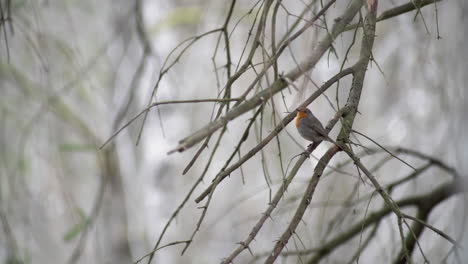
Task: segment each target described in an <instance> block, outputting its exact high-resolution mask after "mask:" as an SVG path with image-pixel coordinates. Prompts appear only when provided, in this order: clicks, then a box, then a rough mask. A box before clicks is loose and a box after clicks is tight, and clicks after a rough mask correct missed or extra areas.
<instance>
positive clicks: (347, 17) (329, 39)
mask: <svg viewBox="0 0 468 264" xmlns="http://www.w3.org/2000/svg"><path fill="white" fill-rule="evenodd" d="M361 6H362V1H361V0H354V1H352V2H351V3H350V4H349V6H348V8H347V9H346V11H345V12H344V13H343V15H342V16H341V17H339V18H337V19H335V25H334V26H333V29H332V31H331V32H330V34H327V35H325V36H324V37H323V38H322V39H321V41H319V43H318V45H317V47H316V48H315V49H314V51H313V52H312V54H311V55H310V56H309V57H308V58H307V59H306V60H305V61H304V62H303V63H301V65H300V66H299V67H296V68H295V69H293V70H291V71H290V72H289V73H287V74H286V75H284V76H283V78H280V79H278V80H276V81H275V82H273V84H272V85H271V86H270V87H269V88H267V89H265V90H263V91H261V92H259V93H257V94H256V95H254V96H253V97H252V98H251V99H249V100H247V101H245V102H243V103H241V104H239V105H237V106H236V107H234V108H233V109H232V110H230V111H229V112H227V113H226V115H225V116H224V117H221V118H220V119H217V120H215V121H212V122H211V123H209V124H207V125H206V126H205V127H203V128H201V129H200V130H198V131H197V132H195V133H193V134H192V135H190V136H188V137H186V138H184V139H182V140H181V141H180V142H179V146H177V147H176V148H175V149H173V150H171V151H170V152H169V154H170V153H173V152H176V151H179V152H182V151H184V150H186V149H188V148H190V147H192V146H193V145H195V144H197V143H198V142H200V141H201V140H203V139H204V138H206V137H208V136H209V135H211V134H213V133H214V132H215V131H216V130H218V129H219V128H221V127H222V126H224V125H226V124H227V123H228V122H229V121H231V120H233V119H235V118H237V117H239V116H240V115H242V114H244V113H245V112H247V111H249V110H251V109H253V108H255V107H257V106H258V105H260V104H261V103H262V102H265V101H267V100H269V99H270V98H271V97H272V96H273V95H275V94H276V93H277V92H279V91H281V90H282V89H284V88H286V87H287V82H286V81H285V79H288V80H291V81H295V80H297V79H298V78H299V77H300V76H302V75H303V74H304V73H305V72H307V71H308V70H310V69H311V68H313V67H314V66H315V65H316V63H317V62H318V61H319V59H320V58H321V57H322V55H323V54H324V53H325V52H326V51H327V50H328V48H330V46H331V45H332V43H333V41H334V39H335V38H336V37H337V36H338V35H339V34H340V33H342V32H343V30H344V28H345V26H346V25H347V24H348V23H349V22H350V21H351V20H352V19H353V17H354V16H355V15H356V13H357V12H358V11H359V9H360V8H361ZM273 58H274V59H275V57H273ZM270 64H271V63H270ZM264 71H265V70H264ZM257 78H258V77H257ZM253 85H254V84H253ZM251 86H252V85H251ZM247 90H249V89H247ZM244 95H246V93H244ZM243 97H244V96H243Z"/></svg>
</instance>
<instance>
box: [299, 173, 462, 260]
mask: <svg viewBox="0 0 468 264" xmlns="http://www.w3.org/2000/svg"><path fill="white" fill-rule="evenodd" d="M461 192H466V190H463V189H462V188H460V182H458V181H457V180H454V181H452V182H450V183H447V184H444V185H441V186H439V187H438V188H436V189H435V190H433V191H432V192H429V193H426V194H423V195H415V196H410V197H407V198H403V199H401V200H399V201H396V202H395V203H396V205H397V206H398V207H401V208H403V207H410V206H417V207H418V208H419V207H421V206H423V205H424V206H425V207H427V208H431V210H432V209H434V208H435V207H436V206H437V205H438V204H439V203H441V202H443V201H445V200H448V199H449V198H451V197H453V196H454V195H456V194H458V193H461ZM392 211H393V210H392V209H391V208H390V207H389V206H388V205H385V206H384V207H383V208H382V209H381V210H379V211H376V212H373V213H371V214H369V215H368V216H367V217H366V218H365V219H364V220H362V221H361V222H359V223H356V224H354V225H353V226H351V227H350V228H348V229H347V230H346V231H344V232H342V233H341V234H339V235H337V236H336V237H335V238H332V239H331V240H329V241H328V242H326V243H324V244H323V245H322V246H321V247H320V248H314V249H309V250H307V251H306V252H304V253H303V254H307V253H308V254H311V253H316V254H315V255H314V256H313V257H311V259H309V260H308V261H307V263H308V264H313V263H319V262H320V260H321V259H322V258H324V257H325V256H327V255H328V254H330V253H331V252H333V250H335V249H337V248H338V247H340V246H341V245H343V244H344V243H346V242H347V241H349V240H350V239H352V238H353V237H355V236H356V235H358V234H360V233H361V231H362V230H364V229H366V228H367V227H369V226H371V225H373V224H375V223H378V222H380V221H382V220H383V219H384V218H385V216H387V215H388V214H390V213H392ZM403 216H405V215H403Z"/></svg>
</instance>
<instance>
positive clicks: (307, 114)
mask: <svg viewBox="0 0 468 264" xmlns="http://www.w3.org/2000/svg"><path fill="white" fill-rule="evenodd" d="M296 127H297V131H299V134H301V136H302V137H303V138H305V139H307V140H309V141H312V142H314V143H317V142H319V141H322V140H328V141H331V142H333V141H332V140H330V138H329V137H328V133H327V131H326V130H325V128H323V126H322V123H320V121H319V120H318V119H317V118H316V117H315V116H314V115H313V114H312V112H311V111H310V110H309V109H308V108H305V107H299V108H298V109H297V116H296Z"/></svg>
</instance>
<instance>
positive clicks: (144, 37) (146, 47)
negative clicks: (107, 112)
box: [112, 0, 152, 131]
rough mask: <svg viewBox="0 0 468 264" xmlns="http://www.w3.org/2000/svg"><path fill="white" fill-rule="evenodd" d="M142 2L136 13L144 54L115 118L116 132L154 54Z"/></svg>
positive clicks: (139, 2) (137, 27)
mask: <svg viewBox="0 0 468 264" xmlns="http://www.w3.org/2000/svg"><path fill="white" fill-rule="evenodd" d="M142 1H143V0H137V1H136V3H135V10H134V12H135V20H136V32H137V36H138V40H139V42H140V44H141V45H142V47H143V54H142V55H141V58H140V63H139V64H138V67H137V69H136V71H135V73H134V74H133V77H132V80H131V81H130V85H129V88H128V92H127V95H126V96H125V97H124V98H127V102H126V103H124V104H122V105H121V106H120V107H119V110H118V111H117V114H116V116H115V119H114V122H113V125H112V131H115V130H116V129H117V128H118V126H120V123H121V122H122V120H123V119H124V118H125V116H126V115H127V112H128V110H129V109H130V106H131V104H132V102H133V99H134V98H135V94H136V93H137V91H138V89H137V88H138V87H139V85H138V84H139V82H140V81H141V78H142V77H143V74H144V72H145V69H146V67H147V64H148V60H149V57H150V55H151V54H152V49H151V42H150V40H149V36H148V34H147V33H146V30H145V25H144V23H143V5H142Z"/></svg>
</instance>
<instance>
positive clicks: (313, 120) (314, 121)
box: [305, 117, 328, 137]
mask: <svg viewBox="0 0 468 264" xmlns="http://www.w3.org/2000/svg"><path fill="white" fill-rule="evenodd" d="M309 118H310V117H309ZM310 121H311V122H306V123H305V124H306V126H307V127H309V128H311V129H313V130H314V131H316V132H317V133H318V134H320V135H321V136H324V137H328V133H327V131H326V130H325V128H323V125H322V123H320V121H319V120H318V119H317V118H315V117H313V118H310ZM314 124H315V125H314Z"/></svg>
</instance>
